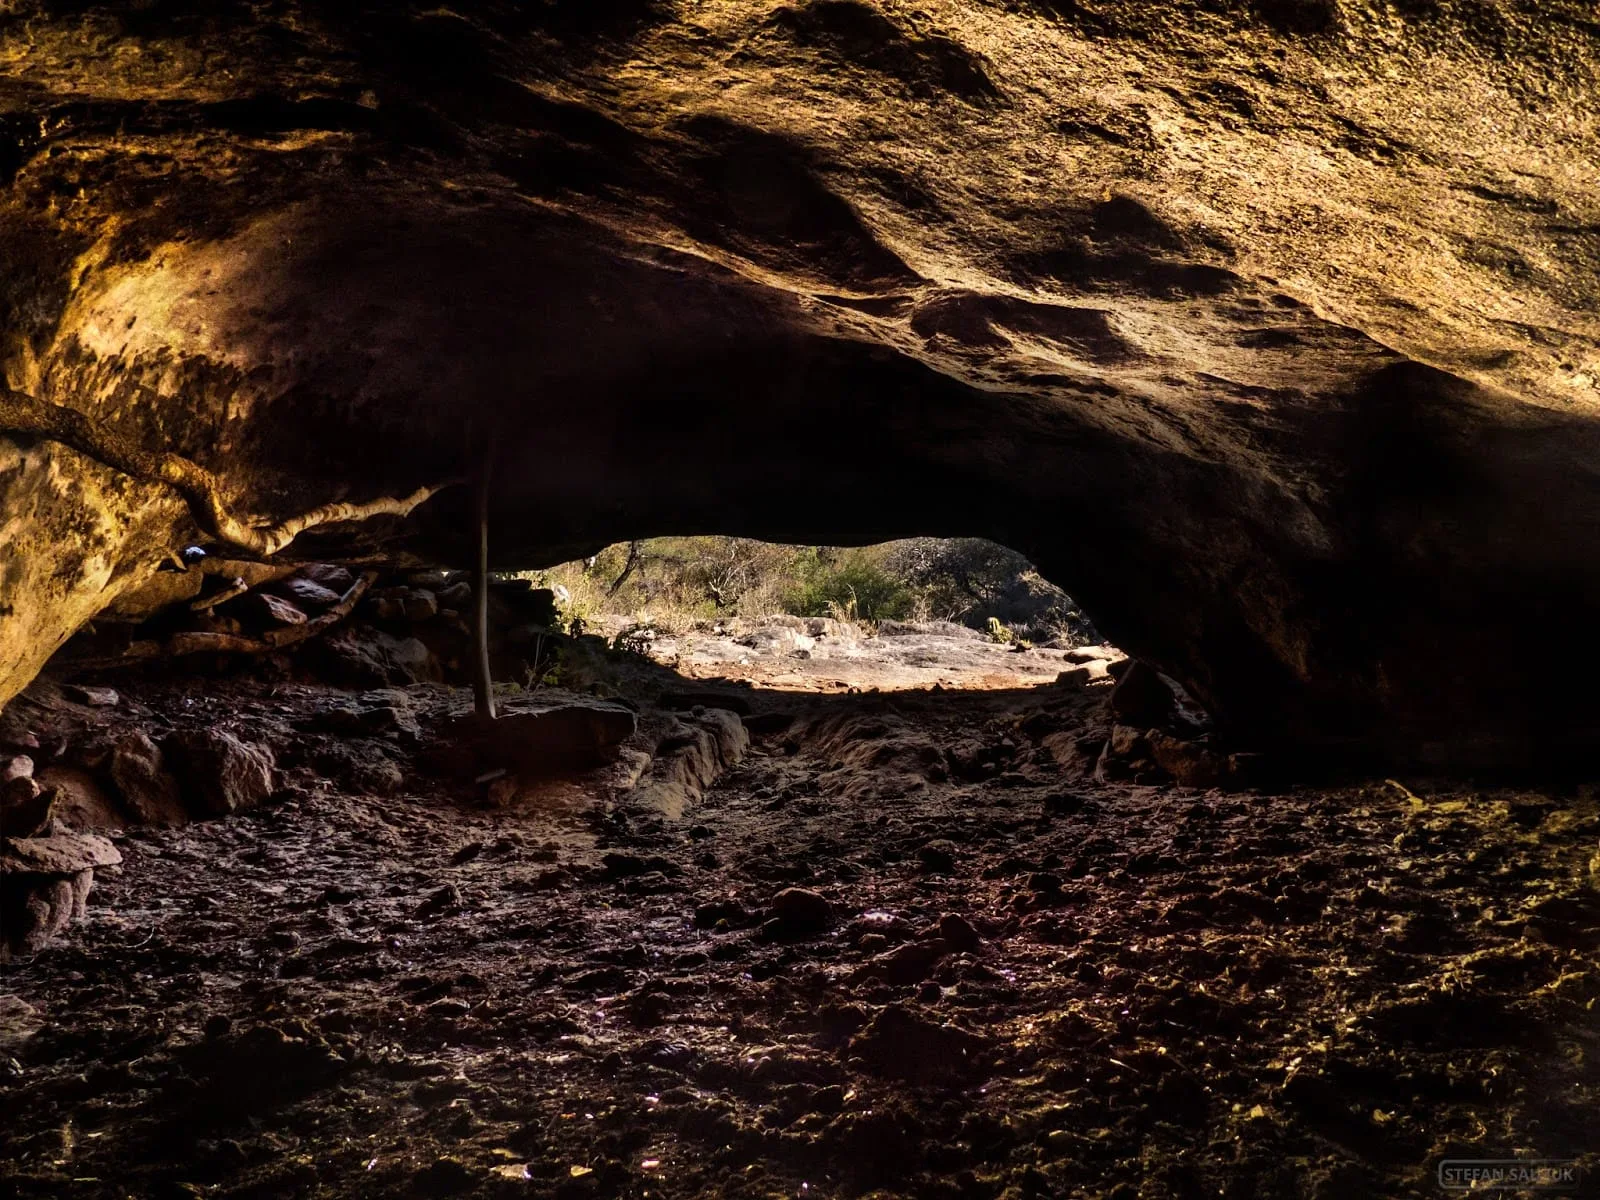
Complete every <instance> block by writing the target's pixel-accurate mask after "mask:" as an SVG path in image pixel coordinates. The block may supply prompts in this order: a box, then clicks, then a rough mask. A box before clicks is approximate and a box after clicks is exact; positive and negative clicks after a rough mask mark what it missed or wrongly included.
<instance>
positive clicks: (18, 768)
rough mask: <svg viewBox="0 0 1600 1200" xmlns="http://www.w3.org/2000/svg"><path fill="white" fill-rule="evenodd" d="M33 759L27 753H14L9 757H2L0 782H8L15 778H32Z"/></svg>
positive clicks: (0, 758) (0, 759) (0, 761)
mask: <svg viewBox="0 0 1600 1200" xmlns="http://www.w3.org/2000/svg"><path fill="white" fill-rule="evenodd" d="M32 778H33V759H32V758H30V757H29V756H28V755H26V754H14V755H11V756H10V757H9V758H7V757H0V784H3V783H8V782H10V781H11V780H13V779H32Z"/></svg>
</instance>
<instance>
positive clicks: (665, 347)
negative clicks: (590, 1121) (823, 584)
mask: <svg viewBox="0 0 1600 1200" xmlns="http://www.w3.org/2000/svg"><path fill="white" fill-rule="evenodd" d="M1597 61H1600V22H1597V21H1596V19H1595V17H1594V14H1593V12H1592V8H1591V6H1589V5H1588V4H1586V3H1582V2H1580V0H1550V2H1547V3H1540V4H1537V5H1533V4H1526V3H1513V2H1512V0H1405V2H1404V3H1402V2H1400V0H1392V2H1389V3H1381V2H1367V0H1363V2H1354V0H1255V2H1254V3H1244V2H1235V0H1211V2H1209V3H1204V4H1198V3H1192V2H1180V3H1166V2H1160V3H1157V2H1155V0H1098V2H1094V3H1091V2H1089V0H1084V2H1081V3H1074V2H1072V0H1027V2H1023V3H1015V4H1010V5H1002V4H999V3H978V2H968V3H954V2H952V0H927V2H925V3H921V4H918V5H910V4H898V3H891V2H888V0H876V2H873V3H856V2H854V0H813V2H811V3H796V4H792V5H773V4H770V3H756V2H754V0H719V2H715V3H709V2H708V3H689V2H688V0H680V2H677V3H668V2H662V3H655V4H650V3H637V2H626V0H614V2H612V3H604V4H601V3H595V2H594V0H557V2H555V3H547V4H542V5H534V6H529V5H521V4H511V3H500V4H493V3H471V2H467V3H462V4H457V5H455V6H453V7H451V8H448V9H446V8H438V7H435V6H431V5H409V4H382V5H376V4H374V5H360V4H339V5H334V4H312V3H279V4H273V5H265V6H263V5H253V4H252V5H246V4H242V3H205V4H201V3H190V2H187V0H167V2H162V0H157V2H156V3H153V4H152V3H124V4H107V5H94V4H81V3H71V4H68V3H56V4H47V3H28V2H26V0H23V2H21V3H18V4H14V5H11V6H9V8H8V9H7V15H5V16H0V64H3V66H0V184H3V185H4V191H3V199H0V264H3V266H0V353H3V360H0V361H3V364H4V370H5V377H6V380H7V381H8V382H9V384H10V385H11V386H12V387H14V388H18V389H20V390H23V391H27V392H29V393H32V394H34V395H36V396H39V397H41V398H45V399H50V400H54V401H57V402H60V403H64V404H69V405H72V406H74V407H76V408H79V409H81V410H83V411H85V412H87V413H90V414H92V415H94V416H95V417H96V418H98V419H99V420H101V421H104V422H106V423H108V424H110V425H113V426H114V427H116V428H118V429H120V430H123V431H126V432H130V433H137V434H138V435H139V436H140V437H141V438H143V439H145V440H146V441H147V442H148V444H149V445H150V446H151V447H152V448H163V449H172V450H176V451H178V452H180V453H183V454H186V455H188V456H190V457H192V458H194V459H196V460H198V461H199V462H201V463H202V464H204V465H206V466H208V467H210V468H212V469H213V470H215V471H217V472H219V473H221V474H222V475H223V476H224V478H225V479H227V480H228V481H229V484H230V487H231V488H232V489H233V496H232V499H233V501H234V502H235V504H236V505H237V506H238V507H239V508H240V509H241V510H243V511H247V512H252V513H257V514H260V515H262V516H271V517H283V516H287V515H290V514H292V513H294V512H296V511H298V510H301V509H304V508H306V507H308V506H310V505H313V504H318V503H322V502H326V501H329V500H333V499H341V498H343V499H350V500H357V501H360V500H367V499H371V498H373V497H376V496H379V495H386V494H403V493H404V492H408V491H410V490H411V489H413V488H415V487H417V486H419V485H423V484H431V483H437V482H441V481H443V480H445V479H449V478H453V477H456V476H459V475H461V474H463V473H464V472H465V471H467V470H469V469H470V468H471V466H472V465H473V459H474V457H475V455H476V453H477V451H476V447H479V446H481V445H483V444H485V443H489V444H492V445H493V446H494V447H495V456H496V457H495V475H494V478H495V488H494V496H493V533H494V544H495V548H496V553H497V556H498V558H499V560H500V562H501V563H502V564H503V565H508V566H509V565H514V564H516V565H531V564H534V563H538V562H551V561H556V560H559V559H562V558H566V557H570V556H571V555H572V554H573V553H575V552H576V551H578V550H581V549H584V548H586V547H590V546H594V545H598V544H600V543H603V542H606V541H609V540H614V539H617V538H622V537H634V536H642V535H647V534H653V533H666V532H698V531H718V532H729V533H740V534H749V535H756V536H762V537H767V538H772V539H792V540H806V541H834V542H840V541H850V540H857V541H869V540H876V539H880V538H883V537H887V536H891V535H897V534H909V533H933V532H938V533H952V534H969V533H970V534H982V535H986V536H990V537H993V538H995V539H997V540H999V541H1002V542H1005V543H1007V544H1009V545H1012V546H1015V547H1017V548H1018V549H1020V550H1023V551H1024V552H1026V553H1027V554H1029V555H1030V556H1031V557H1032V558H1034V559H1035V560H1036V561H1037V562H1039V563H1040V564H1041V566H1042V568H1043V569H1044V571H1045V572H1046V574H1047V575H1049V576H1050V577H1051V578H1052V579H1054V580H1055V581H1057V582H1059V583H1061V584H1062V585H1063V586H1065V587H1067V588H1068V590H1069V591H1071V593H1072V594H1073V595H1074V596H1075V597H1078V598H1079V599H1081V601H1082V602H1083V604H1084V606H1085V608H1086V610H1087V611H1088V612H1089V613H1090V614H1091V615H1092V616H1093V618H1094V620H1095V621H1096V622H1097V624H1098V625H1099V627H1100V628H1101V629H1102V630H1104V631H1105V632H1106V633H1107V634H1108V635H1109V636H1111V637H1112V638H1113V639H1114V640H1115V641H1117V642H1118V644H1120V645H1122V646H1124V647H1125V648H1127V649H1128V650H1129V651H1130V652H1132V653H1134V654H1136V655H1139V656H1141V657H1143V658H1146V659H1148V660H1150V661H1152V662H1153V663H1155V664H1156V665H1158V666H1159V667H1161V668H1162V669H1163V670H1165V671H1167V672H1169V673H1170V674H1172V675H1173V676H1175V677H1177V678H1179V679H1181V680H1182V681H1183V682H1184V683H1185V684H1186V685H1188V686H1189V688H1190V690H1191V691H1192V692H1193V693H1194V694H1195V696H1196V697H1197V698H1199V699H1201V700H1202V701H1203V702H1205V703H1206V704H1208V705H1209V706H1210V707H1211V709H1212V710H1213V711H1214V713H1215V715H1216V716H1217V717H1218V719H1219V720H1220V721H1221V722H1222V723H1223V724H1224V725H1225V726H1232V727H1235V728H1237V729H1240V730H1243V731H1248V732H1250V733H1251V734H1252V735H1253V736H1255V737H1257V738H1259V739H1261V740H1262V741H1264V742H1270V741H1274V740H1286V741H1295V742H1314V743H1322V744H1327V745H1333V746H1343V745H1349V746H1351V747H1362V748H1375V749H1379V750H1382V751H1386V752H1390V753H1395V754H1399V755H1401V756H1404V757H1412V758H1415V757H1423V758H1434V759H1438V760H1442V761H1447V762H1452V763H1470V762H1474V761H1490V760H1500V761H1516V760H1520V759H1525V758H1526V757H1527V756H1528V755H1529V754H1530V753H1531V752H1532V750H1533V749H1534V748H1535V747H1541V748H1554V749H1559V750H1571V749H1574V748H1579V747H1582V746H1583V745H1585V744H1587V743H1588V742H1589V741H1590V740H1591V738H1592V735H1593V734H1594V733H1595V731H1596V728H1597V720H1600V712H1597V710H1596V707H1595V702H1594V700H1593V699H1577V698H1574V697H1573V696H1572V694H1571V693H1572V689H1571V688H1570V687H1569V686H1568V684H1569V683H1570V681H1571V680H1572V679H1573V678H1579V677H1582V676H1583V674H1584V673H1585V672H1587V671H1589V670H1591V669H1593V668H1594V667H1595V666H1596V665H1597V663H1596V661H1595V660H1596V657H1597V655H1596V651H1595V650H1594V649H1593V648H1592V639H1591V638H1589V637H1588V636H1587V635H1588V630H1589V627H1590V626H1591V624H1592V616H1591V614H1592V611H1593V600H1594V598H1595V594H1596V591H1597V585H1600V565H1597V564H1600V553H1597V552H1600V525H1597V522H1600V504H1597V500H1600V486H1597V480H1596V467H1595V464H1596V463H1597V462H1600V453H1597V452H1600V436H1597V432H1596V424H1595V420H1596V411H1597V408H1600V382H1597V381H1600V348H1597V347H1600V319H1597V318H1596V317H1595V315H1594V313H1595V300H1596V293H1597V291H1600V287H1597V284H1596V278H1597V268H1600V202H1597V201H1596V200H1595V198H1594V193H1593V171H1594V164H1595V162H1596V161H1597V160H1600V135H1597V133H1596V124H1595V121H1596V112H1595V108H1596V102H1595V97H1596V95H1600V88H1597V86H1596V79H1595V75H1596V64H1597ZM465 508H466V505H465V499H464V497H463V496H462V494H461V489H456V490H455V491H454V492H447V493H445V494H444V495H442V496H440V497H438V498H437V499H435V500H433V501H431V502H430V503H429V504H428V505H426V506H424V508H423V509H421V510H419V512H418V513H417V514H416V515H415V516H414V517H413V518H411V520H410V521H409V522H405V523H401V522H396V521H379V522H373V523H371V524H368V525H364V526H362V527H360V528H351V529H349V530H348V532H347V533H346V534H345V535H344V536H342V537H341V536H332V537H330V536H326V535H324V536H320V537H316V538H307V542H308V543H314V544H315V546H316V548H317V549H318V550H319V551H320V552H322V553H328V552H330V551H337V550H339V549H349V548H370V547H371V546H373V545H374V544H377V543H379V542H385V543H387V544H388V545H390V546H391V547H393V548H396V549H405V550H408V551H409V552H411V553H414V554H416V555H418V556H419V557H421V558H425V559H429V560H433V561H446V562H452V563H459V562H460V561H462V560H463V559H464V557H465V553H466V548H467V545H468V541H467V531H466V521H465V517H464V513H465ZM0 530H3V540H4V546H5V549H4V557H3V560H0V697H3V696H7V695H9V694H11V693H12V692H14V691H15V690H16V689H17V688H18V687H20V686H22V685H23V684H24V683H25V682H26V681H27V679H28V678H29V677H30V676H31V675H32V674H33V672H34V671H36V670H37V669H38V667H39V666H40V664H41V663H42V662H43V660H44V658H45V657H46V656H47V655H48V654H49V653H50V652H51V651H52V650H53V649H54V647H55V646H56V645H57V644H58V643H59V642H60V641H61V640H62V639H63V638H64V637H65V636H66V635H67V634H69V633H70V632H71V631H72V630H73V629H75V628H77V627H78V626H80V625H81V624H82V623H83V622H84V621H85V620H87V619H89V618H90V617H92V615H93V614H94V613H95V612H96V611H97V610H98V609H99V608H100V607H102V606H104V605H105V604H107V603H110V602H111V601H113V600H114V598H115V597H116V596H117V595H119V594H120V593H121V592H123V591H124V590H126V589H127V588H128V587H130V586H132V585H133V584H136V583H139V582H141V581H142V580H144V579H146V578H147V577H148V576H149V575H150V573H151V572H153V570H154V569H155V567H156V566H157V564H158V563H159V562H160V560H161V559H162V558H163V557H164V556H165V555H166V554H167V553H168V552H170V551H171V550H173V549H175V548H177V547H178V546H180V545H182V544H183V543H184V542H185V541H187V540H192V539H193V538H194V537H195V536H196V531H195V529H194V528H193V526H192V525H191V524H190V523H189V519H188V517H187V515H186V513H185V510H184V507H183V505H182V504H181V503H179V502H178V501H176V500H175V499H174V498H173V497H172V496H171V495H170V494H169V493H167V492H165V491H163V490H162V489H160V488H158V487H155V486H153V485H145V484H138V483H134V482H132V481H129V480H128V479H126V478H124V477H119V476H117V475H116V474H114V473H112V472H110V471H108V470H105V469H103V468H100V467H97V466H95V465H93V464H91V463H89V462H87V461H86V460H85V459H84V458H82V457H81V456H79V455H77V454H75V453H73V452H70V451H66V450H62V449H60V448H58V447H55V446H52V445H47V444H42V443H37V442H33V441H30V440H27V439H22V440H20V441H15V442H8V441H4V440H0ZM308 552H309V547H308ZM291 553H292V552H291ZM1513 644H1514V645H1515V646H1516V648H1517V654H1516V657H1515V659H1514V660H1513V659H1512V658H1511V657H1510V655H1509V651H1508V647H1510V646H1511V645H1513Z"/></svg>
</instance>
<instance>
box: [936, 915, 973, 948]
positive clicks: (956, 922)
mask: <svg viewBox="0 0 1600 1200" xmlns="http://www.w3.org/2000/svg"><path fill="white" fill-rule="evenodd" d="M939 936H940V937H941V938H943V939H944V940H945V941H947V942H949V943H950V947H951V949H953V950H955V951H956V952H957V953H962V952H968V951H972V950H976V949H977V948H978V946H979V944H980V943H982V941H983V938H982V937H981V936H979V934H978V931H977V930H976V929H974V928H973V927H972V922H971V921H969V920H967V919H966V918H965V917H963V916H961V915H960V914H959V913H945V914H944V916H942V917H940V918H939Z"/></svg>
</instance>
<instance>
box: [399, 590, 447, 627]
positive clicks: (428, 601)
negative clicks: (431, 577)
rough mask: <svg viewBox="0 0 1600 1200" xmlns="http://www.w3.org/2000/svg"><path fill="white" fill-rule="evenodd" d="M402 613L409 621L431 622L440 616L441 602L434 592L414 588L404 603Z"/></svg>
mask: <svg viewBox="0 0 1600 1200" xmlns="http://www.w3.org/2000/svg"><path fill="white" fill-rule="evenodd" d="M401 607H402V611H403V612H404V614H405V618H406V620H408V621H411V622H413V623H416V622H418V621H427V620H431V619H432V618H433V617H436V616H438V615H439V600H438V597H436V596H435V595H434V594H433V593H432V592H429V591H425V590H423V589H422V588H414V589H413V590H412V591H411V592H410V593H409V594H408V595H407V596H406V598H405V600H404V601H403V602H402V605H401Z"/></svg>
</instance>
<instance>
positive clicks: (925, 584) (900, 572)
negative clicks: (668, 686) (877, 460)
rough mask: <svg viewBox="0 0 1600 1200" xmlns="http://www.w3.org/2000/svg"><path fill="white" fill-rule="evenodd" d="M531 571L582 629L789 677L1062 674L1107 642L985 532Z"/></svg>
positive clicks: (770, 683) (893, 685)
mask: <svg viewBox="0 0 1600 1200" xmlns="http://www.w3.org/2000/svg"><path fill="white" fill-rule="evenodd" d="M528 574H529V575H531V576H532V578H533V580H534V582H535V583H536V584H538V585H540V586H544V587H548V588H550V589H551V590H552V591H553V593H554V595H555V599H556V602H557V604H558V606H559V609H560V611H561V613H562V617H563V619H564V622H565V624H566V626H567V629H568V631H569V632H573V633H577V634H589V635H599V636H600V637H603V638H605V639H606V641H607V642H609V643H610V644H611V645H613V646H615V647H617V648H619V649H624V650H632V651H635V652H637V653H640V654H643V655H646V656H648V657H650V658H652V659H654V660H656V661H657V662H660V663H662V664H663V665H667V666H670V667H672V668H674V669H676V670H677V671H679V672H680V673H681V674H684V675H687V676H690V677H698V678H711V677H719V678H734V679H739V680H742V681H745V682H749V683H751V684H754V685H756V686H766V687H773V688H777V689H780V690H806V691H810V690H823V691H826V690H830V689H837V688H839V687H858V688H861V689H862V690H869V689H872V688H877V689H879V690H883V691H895V690H903V689H907V688H918V687H931V686H941V687H944V688H947V689H949V688H964V687H968V688H970V687H997V686H1006V687H1016V686H1027V685H1029V684H1034V683H1041V684H1042V683H1049V682H1052V681H1053V680H1054V678H1055V676H1056V675H1057V674H1058V673H1059V672H1060V671H1061V670H1062V669H1063V667H1064V666H1070V664H1069V663H1064V662H1063V657H1064V655H1065V654H1068V653H1071V652H1075V651H1078V650H1080V649H1081V648H1082V647H1085V646H1090V645H1100V644H1101V643H1102V639H1101V637H1100V635H1099V634H1098V632H1097V631H1096V630H1095V628H1094V626H1093V624H1092V623H1091V622H1090V621H1089V619H1088V617H1087V616H1085V615H1084V613H1083V612H1082V610H1081V609H1080V608H1079V607H1078V605H1077V604H1076V603H1075V602H1074V601H1073V600H1072V598H1071V597H1070V596H1068V595H1067V594H1066V593H1065V592H1063V591H1062V590H1061V589H1060V588H1058V587H1056V586H1055V585H1054V584H1051V583H1050V582H1049V581H1047V580H1045V579H1044V578H1043V577H1042V576H1041V575H1040V574H1039V572H1038V570H1037V569H1036V568H1035V567H1034V566H1033V564H1032V563H1031V562H1029V561H1028V559H1027V558H1026V557H1025V556H1024V555H1022V554H1020V553H1018V552H1017V551H1015V550H1012V549H1009V548H1007V547H1005V546H1002V545H999V544H997V543H995V542H991V541H986V540H984V539H981V538H934V537H916V538H908V539H902V540H899V541H893V542H885V543H880V544H877V545H869V546H852V547H842V546H817V545H792V544H782V543H773V542H763V541H757V540H754V539H750V538H742V537H727V536H694V537H664V538H652V539H647V540H635V541H628V542H618V543H615V544H613V545H610V546H607V547H605V548H604V549H603V550H601V551H600V552H599V553H597V554H595V555H593V556H591V557H589V558H585V559H580V560H576V561H573V562H568V563H563V564H560V565H559V566H556V567H552V568H549V569H547V570H543V571H537V572H530V573H528Z"/></svg>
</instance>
